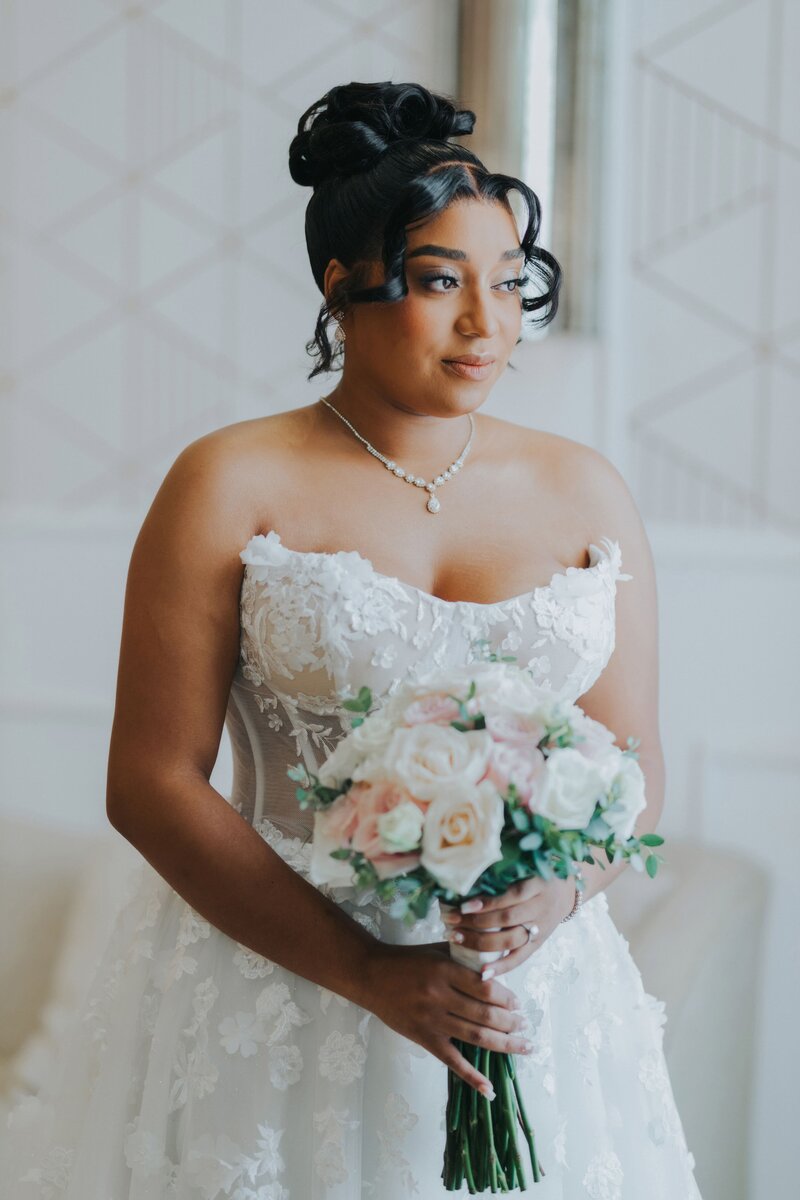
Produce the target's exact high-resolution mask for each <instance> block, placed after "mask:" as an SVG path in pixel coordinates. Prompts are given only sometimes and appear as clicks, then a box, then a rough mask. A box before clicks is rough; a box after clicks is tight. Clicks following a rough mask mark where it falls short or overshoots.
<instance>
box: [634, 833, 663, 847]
mask: <svg viewBox="0 0 800 1200" xmlns="http://www.w3.org/2000/svg"><path fill="white" fill-rule="evenodd" d="M639 841H640V842H641V843H642V845H643V846H663V845H664V839H663V838H662V837H660V836H659V835H658V834H657V833H643V834H642V836H641V837H640V838H639Z"/></svg>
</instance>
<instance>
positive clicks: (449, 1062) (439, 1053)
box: [429, 1038, 494, 1099]
mask: <svg viewBox="0 0 800 1200" xmlns="http://www.w3.org/2000/svg"><path fill="white" fill-rule="evenodd" d="M429 1049H430V1051H431V1053H432V1054H435V1055H436V1057H437V1058H439V1059H441V1061H442V1062H443V1063H444V1064H445V1065H446V1066H448V1067H449V1068H450V1070H451V1071H454V1072H455V1074H456V1075H458V1077H459V1078H460V1079H463V1080H464V1082H465V1083H468V1084H469V1086H470V1087H472V1088H476V1089H477V1090H478V1091H479V1092H482V1093H483V1094H484V1095H489V1096H490V1097H492V1099H494V1087H493V1085H492V1081H491V1080H490V1079H488V1078H487V1076H486V1075H483V1074H482V1073H481V1072H480V1071H478V1070H477V1069H476V1068H475V1067H473V1065H472V1063H471V1062H469V1061H468V1060H467V1059H466V1058H465V1057H464V1055H463V1054H462V1053H461V1051H460V1050H459V1049H457V1047H456V1046H455V1044H454V1043H453V1042H451V1041H450V1038H442V1039H439V1038H437V1039H436V1041H435V1042H434V1043H433V1044H432V1045H431V1046H430V1047H429Z"/></svg>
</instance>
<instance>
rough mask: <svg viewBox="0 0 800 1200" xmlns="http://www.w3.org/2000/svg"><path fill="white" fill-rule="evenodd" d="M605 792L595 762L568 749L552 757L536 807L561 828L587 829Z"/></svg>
mask: <svg viewBox="0 0 800 1200" xmlns="http://www.w3.org/2000/svg"><path fill="white" fill-rule="evenodd" d="M605 790H606V785H605V781H604V779H603V775H602V773H601V772H600V771H598V769H597V766H596V765H595V764H594V763H593V762H592V760H591V759H589V758H585V757H584V755H583V754H581V753H580V751H579V750H575V749H574V748H573V747H571V746H565V747H564V748H563V749H561V750H553V751H552V752H551V753H550V754H549V755H548V757H547V766H546V769H545V773H544V780H543V783H542V787H541V790H540V791H539V793H538V795H537V796H536V797H535V800H534V801H533V802H532V807H533V808H534V809H535V811H536V812H538V813H541V815H542V816H543V817H547V819H548V820H549V821H553V822H555V824H556V825H557V826H558V827H559V829H584V828H585V827H586V826H587V825H588V824H589V822H590V821H591V819H592V814H593V812H594V810H595V805H596V803H597V801H598V800H599V799H600V798H601V796H602V794H603V793H604V792H605Z"/></svg>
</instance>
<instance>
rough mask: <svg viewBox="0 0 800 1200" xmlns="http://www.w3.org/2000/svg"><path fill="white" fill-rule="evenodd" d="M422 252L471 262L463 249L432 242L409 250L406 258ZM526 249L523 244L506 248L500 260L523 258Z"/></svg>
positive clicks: (415, 256) (436, 256)
mask: <svg viewBox="0 0 800 1200" xmlns="http://www.w3.org/2000/svg"><path fill="white" fill-rule="evenodd" d="M421 254H430V255H432V256H433V257H435V258H455V259H458V260H459V261H460V262H469V255H467V254H465V253H464V251H463V250H453V249H452V248H451V247H450V246H434V245H432V244H431V243H428V244H426V245H425V246H417V248H416V250H409V252H408V254H407V255H406V258H417V257H418V256H419V255H421ZM524 255H525V251H524V250H523V248H522V246H515V247H514V248H513V250H504V251H503V253H502V254H501V255H500V261H501V262H504V261H506V260H507V259H510V258H523V257H524Z"/></svg>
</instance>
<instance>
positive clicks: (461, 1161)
mask: <svg viewBox="0 0 800 1200" xmlns="http://www.w3.org/2000/svg"><path fill="white" fill-rule="evenodd" d="M501 953H502V952H501V951H496V952H486V953H480V952H479V951H477V950H470V949H467V948H466V947H464V946H458V945H454V944H451V945H450V955H451V957H452V958H454V959H456V961H457V962H460V963H462V965H463V966H467V967H470V968H471V969H472V970H474V971H481V970H482V968H483V967H484V966H485V965H486V963H489V962H493V961H494V960H495V959H497V958H499V957H500V955H501ZM453 1044H454V1045H455V1047H456V1049H457V1050H459V1051H460V1052H461V1053H462V1054H463V1056H464V1058H466V1060H467V1062H469V1063H470V1064H471V1065H472V1066H473V1067H476V1068H477V1070H479V1071H480V1072H481V1073H482V1074H483V1075H485V1076H486V1078H487V1079H489V1080H490V1081H491V1084H492V1087H493V1088H494V1092H495V1098H494V1100H490V1099H489V1097H488V1096H483V1095H480V1094H479V1092H478V1091H477V1089H476V1088H474V1087H471V1086H470V1084H468V1083H467V1082H466V1081H465V1080H463V1079H462V1078H461V1076H460V1075H456V1074H455V1072H454V1071H451V1070H450V1069H449V1068H448V1071H447V1111H446V1114H445V1130H446V1140H445V1149H444V1166H443V1167H442V1179H443V1181H444V1186H445V1189H446V1190H447V1191H449V1192H454V1191H458V1189H459V1188H460V1187H461V1186H462V1181H463V1180H464V1179H466V1181H467V1186H468V1188H469V1190H470V1194H471V1195H474V1194H476V1193H480V1192H486V1191H492V1192H498V1191H500V1192H509V1191H512V1190H513V1189H517V1188H518V1189H519V1190H520V1191H522V1192H526V1191H527V1190H528V1187H527V1182H526V1179H525V1171H524V1169H523V1165H522V1155H521V1153H520V1149H519V1146H518V1144H517V1128H518V1126H521V1127H522V1133H523V1136H524V1138H525V1142H526V1144H527V1147H528V1154H529V1157H530V1161H531V1170H532V1173H533V1182H534V1183H538V1182H539V1181H540V1180H541V1179H542V1178H543V1177H544V1174H545V1172H544V1168H543V1167H542V1165H541V1163H540V1162H539V1160H538V1158H537V1155H536V1143H535V1140H534V1136H533V1129H532V1128H531V1125H530V1121H529V1120H528V1114H527V1113H526V1111H525V1105H524V1104H523V1101H522V1092H521V1088H520V1086H519V1080H518V1079H517V1072H516V1069H515V1060H514V1056H513V1054H500V1053H498V1052H497V1051H493V1050H487V1049H483V1048H482V1047H480V1046H476V1045H474V1044H473V1043H472V1042H463V1041H461V1039H460V1038H453Z"/></svg>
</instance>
